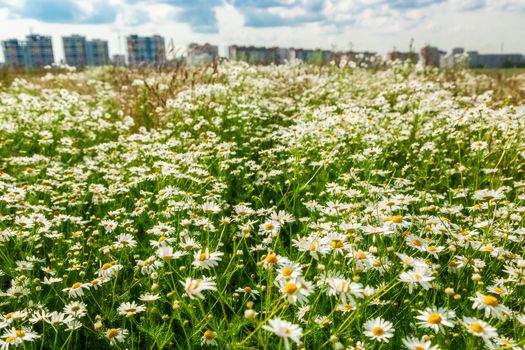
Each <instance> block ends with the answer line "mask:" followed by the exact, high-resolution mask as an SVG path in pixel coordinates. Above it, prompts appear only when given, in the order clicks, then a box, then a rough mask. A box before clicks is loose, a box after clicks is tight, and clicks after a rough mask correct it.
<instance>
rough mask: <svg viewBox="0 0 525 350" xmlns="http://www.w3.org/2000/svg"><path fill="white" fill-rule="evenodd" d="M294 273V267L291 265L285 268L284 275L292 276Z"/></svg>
mask: <svg viewBox="0 0 525 350" xmlns="http://www.w3.org/2000/svg"><path fill="white" fill-rule="evenodd" d="M292 273H293V269H292V268H291V267H285V268H284V269H283V276H284V277H290V276H291V275H292Z"/></svg>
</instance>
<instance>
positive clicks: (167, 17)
mask: <svg viewBox="0 0 525 350" xmlns="http://www.w3.org/2000/svg"><path fill="white" fill-rule="evenodd" d="M28 4H29V1H24V0H17V1H9V3H8V2H7V1H5V0H0V5H1V7H0V8H1V9H0V21H2V23H5V25H2V26H1V28H0V40H7V39H11V38H23V37H25V36H26V35H27V34H29V33H30V32H34V33H38V34H42V35H51V36H52V39H53V49H54V51H55V60H56V61H57V62H59V61H60V60H62V59H64V53H63V48H62V47H61V46H62V45H61V37H62V36H68V35H71V34H80V35H82V36H86V37H87V38H90V39H92V38H98V39H102V40H107V41H108V42H109V51H110V56H111V55H113V54H117V53H120V54H127V50H126V41H125V40H126V39H125V38H126V37H127V36H128V35H130V34H134V33H139V34H140V35H146V36H151V35H154V34H159V35H162V36H164V38H165V40H166V46H167V47H169V46H170V43H171V42H172V41H173V43H174V46H175V49H178V50H179V51H183V50H185V49H186V48H187V45H188V44H189V43H191V42H199V43H204V42H210V43H213V44H216V45H218V46H219V49H220V52H219V53H220V54H221V55H226V53H227V52H226V51H227V47H228V46H229V45H232V44H238V45H264V46H279V47H304V48H311V49H314V48H320V49H334V47H335V49H337V50H349V49H350V48H352V49H354V50H357V51H365V50H367V51H374V52H378V53H379V54H380V55H382V56H384V55H385V54H386V52H388V51H391V50H392V49H393V48H394V47H395V48H396V49H398V50H401V51H406V50H408V46H409V43H410V39H411V38H414V44H415V47H417V48H419V47H422V46H424V45H426V44H431V45H434V46H437V47H440V48H442V49H444V50H446V51H450V50H451V49H452V48H453V47H456V46H462V47H465V48H468V49H471V50H477V51H479V52H481V53H500V52H501V51H503V52H505V53H521V54H523V53H525V41H523V40H520V38H523V37H525V26H523V25H522V23H524V22H525V2H523V1H505V0H504V1H492V0H490V1H489V0H487V1H482V0H469V1H457V0H447V1H445V0H435V1H432V0H419V1H418V0H410V1H398V0H395V1H384V0H372V1H363V0H362V1H357V0H355V1H333V0H331V1H329V0H325V1H321V0H312V1H307V0H302V1H299V0H296V1H293V0H281V1H280V0H269V1H267V0H264V1H235V0H227V1H215V0H213V1H182V0H153V1H140V0H133V1H131V0H108V1H105V2H101V1H99V0H94V1H90V2H80V1H76V0H75V1H73V0H48V1H31V6H29V5H28ZM57 9H60V10H59V11H58V10H57ZM119 37H120V40H119ZM502 44H503V45H502ZM502 46H503V47H502ZM179 54H180V52H179ZM1 56H2V57H0V60H1V61H5V59H4V57H3V54H2V55H1Z"/></svg>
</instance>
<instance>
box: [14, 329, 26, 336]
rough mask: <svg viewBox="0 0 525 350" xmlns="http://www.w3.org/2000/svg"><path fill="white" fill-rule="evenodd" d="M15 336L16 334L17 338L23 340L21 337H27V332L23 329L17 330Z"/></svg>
mask: <svg viewBox="0 0 525 350" xmlns="http://www.w3.org/2000/svg"><path fill="white" fill-rule="evenodd" d="M15 334H16V336H17V337H19V338H21V337H23V336H24V335H26V332H25V331H24V330H23V329H17V330H16V331H15Z"/></svg>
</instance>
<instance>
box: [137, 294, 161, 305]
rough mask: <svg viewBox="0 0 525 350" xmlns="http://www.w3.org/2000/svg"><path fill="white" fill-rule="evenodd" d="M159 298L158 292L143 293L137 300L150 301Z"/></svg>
mask: <svg viewBox="0 0 525 350" xmlns="http://www.w3.org/2000/svg"><path fill="white" fill-rule="evenodd" d="M159 299H160V295H158V294H151V293H145V294H142V295H141V296H140V297H139V300H140V301H143V302H145V303H151V302H153V301H156V300H159Z"/></svg>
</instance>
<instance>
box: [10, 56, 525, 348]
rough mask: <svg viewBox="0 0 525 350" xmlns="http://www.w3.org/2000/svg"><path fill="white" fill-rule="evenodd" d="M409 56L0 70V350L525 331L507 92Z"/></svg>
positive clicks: (443, 337) (412, 339)
mask: <svg viewBox="0 0 525 350" xmlns="http://www.w3.org/2000/svg"><path fill="white" fill-rule="evenodd" d="M446 74H448V73H446V72H442V71H438V70H436V69H434V70H432V69H423V68H421V67H415V66H413V65H408V64H407V65H403V64H399V63H396V64H393V65H391V66H389V67H386V68H384V67H383V68H379V69H371V68H360V67H356V66H355V65H351V64H345V63H344V62H343V64H341V65H340V66H336V65H331V66H324V67H318V66H312V65H308V64H302V63H289V64H285V65H281V66H250V65H247V64H243V63H230V62H223V63H221V64H217V65H214V66H206V67H203V68H199V69H197V68H195V69H193V70H192V69H190V68H186V70H184V71H182V70H179V71H176V72H171V71H165V70H153V69H149V70H144V71H131V70H125V69H122V68H116V69H115V68H100V69H90V70H85V71H80V72H67V71H63V72H61V73H48V74H46V75H42V76H32V77H24V76H20V77H17V78H16V79H14V80H13V81H12V82H9V83H7V82H4V83H2V85H0V260H1V266H0V267H1V269H0V282H1V283H0V349H12V348H18V349H87V348H89V349H106V348H115V349H194V348H195V349H199V348H203V349H204V348H223V349H301V348H302V349H337V350H339V349H352V350H357V349H360V350H364V349H380V348H381V349H403V348H406V349H411V350H424V349H525V259H524V253H525V240H524V239H525V105H523V104H521V103H520V102H519V101H515V100H510V99H506V98H496V97H495V95H494V94H493V92H492V91H484V92H477V91H476V86H477V84H479V83H480V79H482V78H480V77H479V76H475V75H472V74H471V73H469V72H468V71H461V70H458V71H457V72H454V78H453V79H450V78H447V77H446Z"/></svg>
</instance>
